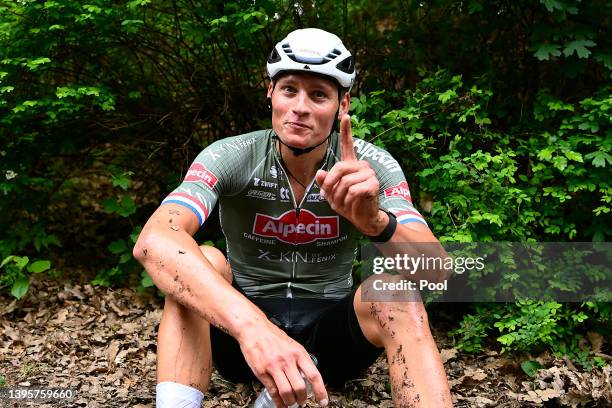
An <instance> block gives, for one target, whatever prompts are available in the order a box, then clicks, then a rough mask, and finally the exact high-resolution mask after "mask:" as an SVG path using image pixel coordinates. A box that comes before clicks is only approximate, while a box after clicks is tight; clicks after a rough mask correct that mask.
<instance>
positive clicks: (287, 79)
mask: <svg viewBox="0 0 612 408" xmlns="http://www.w3.org/2000/svg"><path fill="white" fill-rule="evenodd" d="M298 82H299V81H298V79H297V78H296V77H294V76H293V75H287V76H284V77H282V78H281V79H279V80H278V85H281V84H283V85H294V84H296V83H298ZM318 87H321V88H323V89H325V90H327V91H330V90H332V89H334V86H333V85H331V84H328V83H327V82H325V80H323V79H321V81H319V82H317V83H316V85H315V86H310V88H318Z"/></svg>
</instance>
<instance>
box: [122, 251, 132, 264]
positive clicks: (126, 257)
mask: <svg viewBox="0 0 612 408" xmlns="http://www.w3.org/2000/svg"><path fill="white" fill-rule="evenodd" d="M131 259H132V254H131V253H130V252H125V253H123V254H121V256H120V257H119V263H120V264H124V263H126V262H127V261H129V260H131Z"/></svg>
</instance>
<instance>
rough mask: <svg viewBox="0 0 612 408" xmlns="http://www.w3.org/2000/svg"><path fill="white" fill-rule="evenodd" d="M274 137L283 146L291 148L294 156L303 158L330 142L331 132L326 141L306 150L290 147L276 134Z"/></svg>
mask: <svg viewBox="0 0 612 408" xmlns="http://www.w3.org/2000/svg"><path fill="white" fill-rule="evenodd" d="M274 135H275V136H276V138H277V139H278V141H279V142H281V144H283V145H285V146H287V147H288V148H289V150H291V151H292V152H293V155H294V156H301V155H303V154H306V153H310V152H312V151H313V150H314V149H316V148H317V147H319V146H321V145H322V144H323V143H325V142H327V141H328V140H329V136H331V132H330V133H329V135H328V136H327V137H326V138H325V139H323V141H322V142H321V143H319V144H317V145H315V146H311V147H307V148H305V149H300V148H299V147H293V146H289V145H288V144H287V143H285V142H283V141H282V140H281V138H280V137H278V135H276V133H275V134H274Z"/></svg>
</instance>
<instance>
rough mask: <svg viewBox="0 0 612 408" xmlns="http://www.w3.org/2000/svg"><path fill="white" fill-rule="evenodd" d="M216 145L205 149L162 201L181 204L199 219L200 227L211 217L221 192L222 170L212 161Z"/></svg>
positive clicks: (163, 202)
mask: <svg viewBox="0 0 612 408" xmlns="http://www.w3.org/2000/svg"><path fill="white" fill-rule="evenodd" d="M214 148H215V146H214V144H212V145H210V146H208V147H207V148H206V149H204V150H203V151H202V152H201V153H200V154H199V155H198V157H196V159H195V160H194V161H193V163H192V164H191V166H190V167H189V170H187V174H186V175H185V178H184V179H183V181H182V182H181V184H180V185H179V186H178V187H177V188H175V189H174V191H172V192H171V193H170V194H168V196H167V197H166V198H165V199H164V200H163V201H162V205H163V204H170V203H172V204H180V205H182V206H184V207H187V208H189V209H190V210H191V211H193V213H194V214H195V215H196V217H198V222H199V223H200V226H202V225H203V224H204V221H206V219H207V218H208V217H209V215H210V212H211V211H212V209H213V208H214V206H215V204H216V202H217V199H218V197H219V194H220V192H221V184H222V182H221V181H220V180H221V179H222V174H223V172H222V168H220V166H218V165H217V163H216V162H215V161H213V160H211V159H210V157H211V156H210V153H211V152H214Z"/></svg>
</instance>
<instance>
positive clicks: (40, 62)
mask: <svg viewBox="0 0 612 408" xmlns="http://www.w3.org/2000/svg"><path fill="white" fill-rule="evenodd" d="M47 62H51V60H50V59H49V58H47V57H41V58H36V59H34V60H29V61H28V62H27V63H26V66H27V67H28V68H29V69H30V70H31V71H34V70H36V69H37V68H38V66H39V65H43V64H46V63H47Z"/></svg>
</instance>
